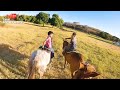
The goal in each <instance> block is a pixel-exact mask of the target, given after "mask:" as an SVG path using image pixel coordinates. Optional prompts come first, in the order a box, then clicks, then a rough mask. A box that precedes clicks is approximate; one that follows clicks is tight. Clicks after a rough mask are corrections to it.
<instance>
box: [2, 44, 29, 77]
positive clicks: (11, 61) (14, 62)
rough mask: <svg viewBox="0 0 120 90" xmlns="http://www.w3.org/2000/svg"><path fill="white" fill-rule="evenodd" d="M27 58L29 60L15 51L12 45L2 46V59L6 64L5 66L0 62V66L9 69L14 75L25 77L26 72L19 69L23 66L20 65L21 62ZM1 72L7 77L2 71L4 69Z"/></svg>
mask: <svg viewBox="0 0 120 90" xmlns="http://www.w3.org/2000/svg"><path fill="white" fill-rule="evenodd" d="M25 58H29V56H27V55H25V54H21V53H20V52H17V51H15V50H13V49H12V47H11V46H10V45H7V44H0V59H1V60H3V61H4V62H5V64H4V63H2V62H0V64H1V65H2V66H4V67H5V68H7V69H8V70H9V71H11V72H12V73H14V74H17V75H20V76H24V74H25V71H24V72H23V70H22V69H20V68H18V67H19V66H21V65H20V63H19V60H24V59H25ZM21 67H23V66H21ZM23 68H24V67H23ZM16 70H17V71H16ZM0 71H1V73H2V74H3V75H4V76H5V77H6V76H7V75H5V73H4V72H3V71H2V69H1V70H0ZM7 78H8V77H7Z"/></svg>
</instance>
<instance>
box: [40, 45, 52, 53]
mask: <svg viewBox="0 0 120 90" xmlns="http://www.w3.org/2000/svg"><path fill="white" fill-rule="evenodd" d="M39 49H41V50H45V51H47V52H51V51H50V50H49V49H48V48H46V47H44V48H43V47H42V46H40V47H39Z"/></svg>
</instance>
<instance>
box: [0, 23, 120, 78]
mask: <svg viewBox="0 0 120 90" xmlns="http://www.w3.org/2000/svg"><path fill="white" fill-rule="evenodd" d="M65 29H66V30H60V29H58V28H56V27H53V28H52V26H45V27H42V26H39V25H34V24H6V25H5V26H4V27H0V78H1V79H26V78H27V71H28V70H27V67H28V60H29V56H30V54H31V53H32V52H33V51H34V50H36V49H38V47H39V46H40V45H41V44H42V42H43V41H44V40H45V38H46V37H47V32H48V31H49V30H51V31H53V32H54V33H55V34H54V39H53V42H54V45H53V47H54V50H55V58H54V59H53V61H52V63H51V64H50V65H48V68H47V71H46V72H45V74H44V77H43V78H44V79H69V78H71V76H70V70H69V65H68V66H67V68H66V69H63V65H64V58H63V56H62V43H63V41H62V38H66V37H70V36H71V34H72V31H74V30H72V29H68V28H65ZM75 32H76V33H77V50H78V51H79V52H80V53H82V54H83V56H84V60H87V59H89V60H90V61H91V63H92V64H93V65H95V67H96V68H97V71H98V72H100V73H101V75H100V76H98V77H96V78H97V79H119V78H120V47H118V46H114V45H112V44H111V42H110V41H106V40H104V39H101V38H99V37H96V36H93V35H88V34H85V33H82V32H79V31H75Z"/></svg>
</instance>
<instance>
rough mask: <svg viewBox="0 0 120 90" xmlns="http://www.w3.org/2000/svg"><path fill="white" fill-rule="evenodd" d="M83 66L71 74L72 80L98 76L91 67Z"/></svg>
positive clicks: (88, 65)
mask: <svg viewBox="0 0 120 90" xmlns="http://www.w3.org/2000/svg"><path fill="white" fill-rule="evenodd" d="M82 64H83V63H82ZM83 66H84V68H81V69H78V70H76V71H75V72H74V73H73V79H84V78H90V77H96V76H98V75H100V74H99V73H98V72H96V69H95V67H94V66H93V65H90V64H83Z"/></svg>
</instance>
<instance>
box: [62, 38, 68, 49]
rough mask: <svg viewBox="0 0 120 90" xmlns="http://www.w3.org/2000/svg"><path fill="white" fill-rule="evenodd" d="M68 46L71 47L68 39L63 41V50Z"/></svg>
mask: <svg viewBox="0 0 120 90" xmlns="http://www.w3.org/2000/svg"><path fill="white" fill-rule="evenodd" d="M68 45H69V42H68V41H67V40H66V39H63V49H64V47H65V46H68Z"/></svg>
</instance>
